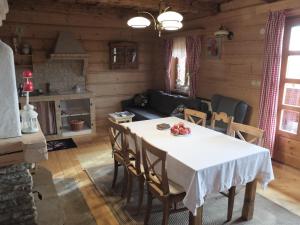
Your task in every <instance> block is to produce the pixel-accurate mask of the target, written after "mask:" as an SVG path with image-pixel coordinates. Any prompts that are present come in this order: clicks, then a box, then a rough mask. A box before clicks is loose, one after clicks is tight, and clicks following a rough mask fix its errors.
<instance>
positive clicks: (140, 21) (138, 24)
mask: <svg viewBox="0 0 300 225" xmlns="http://www.w3.org/2000/svg"><path fill="white" fill-rule="evenodd" d="M127 24H128V26H130V27H133V28H145V27H148V26H150V24H151V22H150V20H148V19H147V18H145V17H142V16H137V17H133V18H131V19H130V20H128V21H127Z"/></svg>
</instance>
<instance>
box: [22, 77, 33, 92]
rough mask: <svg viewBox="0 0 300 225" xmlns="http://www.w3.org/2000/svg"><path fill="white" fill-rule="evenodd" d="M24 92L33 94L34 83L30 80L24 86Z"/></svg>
mask: <svg viewBox="0 0 300 225" xmlns="http://www.w3.org/2000/svg"><path fill="white" fill-rule="evenodd" d="M23 91H24V92H33V83H32V81H31V80H28V81H26V82H25V83H24V85H23Z"/></svg>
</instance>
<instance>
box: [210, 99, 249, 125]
mask: <svg viewBox="0 0 300 225" xmlns="http://www.w3.org/2000/svg"><path fill="white" fill-rule="evenodd" d="M211 106H212V110H213V111H214V112H225V113H227V114H228V115H230V116H233V117H234V121H235V122H238V123H244V122H245V117H246V114H247V111H248V104H247V103H245V102H244V101H241V100H238V99H234V98H230V97H226V96H222V95H214V96H213V97H212V100H211Z"/></svg>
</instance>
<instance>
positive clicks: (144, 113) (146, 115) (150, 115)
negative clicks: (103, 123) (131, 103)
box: [126, 107, 165, 121]
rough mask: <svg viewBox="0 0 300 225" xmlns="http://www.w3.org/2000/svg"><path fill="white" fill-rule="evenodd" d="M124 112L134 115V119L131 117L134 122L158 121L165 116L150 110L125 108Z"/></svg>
mask: <svg viewBox="0 0 300 225" xmlns="http://www.w3.org/2000/svg"><path fill="white" fill-rule="evenodd" d="M126 110H127V111H129V112H132V113H134V114H135V117H133V120H135V121H139V120H151V119H159V118H162V117H165V115H162V114H160V113H157V112H156V111H154V110H151V109H143V108H138V107H128V108H126Z"/></svg>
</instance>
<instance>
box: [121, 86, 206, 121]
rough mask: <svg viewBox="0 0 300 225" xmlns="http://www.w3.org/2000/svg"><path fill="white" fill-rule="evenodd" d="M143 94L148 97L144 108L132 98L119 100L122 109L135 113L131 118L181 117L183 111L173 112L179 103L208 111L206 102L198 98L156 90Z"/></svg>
mask: <svg viewBox="0 0 300 225" xmlns="http://www.w3.org/2000/svg"><path fill="white" fill-rule="evenodd" d="M144 95H145V96H147V98H148V104H147V106H146V107H145V108H142V107H138V106H137V105H136V103H135V101H134V98H131V99H128V100H124V101H122V102H121V104H122V110H123V111H129V112H132V113H134V114H135V117H134V118H133V120H135V121H139V120H149V119H157V118H162V117H167V116H176V117H179V118H183V113H178V112H174V110H175V109H176V108H177V107H178V106H179V105H183V106H184V107H186V108H190V109H195V110H197V111H202V112H205V113H207V112H208V105H207V103H204V102H202V100H201V99H199V98H189V97H185V96H181V95H175V94H169V93H165V92H163V91H158V90H148V91H147V93H144Z"/></svg>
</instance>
